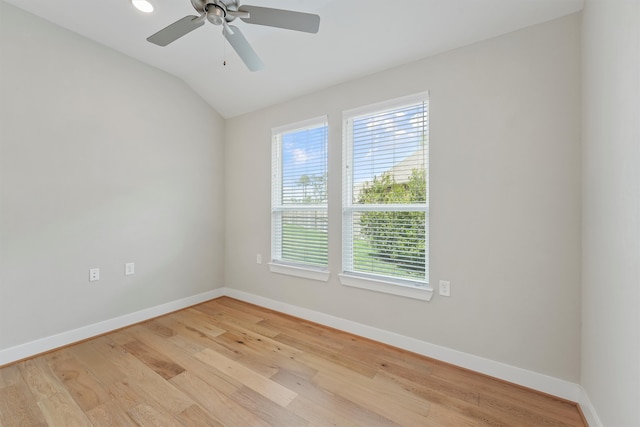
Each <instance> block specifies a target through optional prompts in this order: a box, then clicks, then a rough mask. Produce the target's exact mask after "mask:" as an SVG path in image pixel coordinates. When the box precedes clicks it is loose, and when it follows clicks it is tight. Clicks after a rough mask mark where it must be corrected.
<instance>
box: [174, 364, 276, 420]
mask: <svg viewBox="0 0 640 427" xmlns="http://www.w3.org/2000/svg"><path fill="white" fill-rule="evenodd" d="M171 382H172V383H173V384H175V385H176V386H177V387H179V388H181V389H182V390H184V392H185V393H187V394H189V395H190V396H191V397H192V398H193V399H194V401H196V402H197V403H198V404H199V405H200V407H201V408H203V409H204V410H205V411H206V412H207V413H208V414H209V415H210V416H212V417H214V418H215V419H216V420H219V421H220V422H221V423H222V424H223V425H225V426H256V427H269V424H268V423H266V422H265V421H263V420H262V419H260V418H259V417H257V416H256V415H255V414H253V413H251V411H249V410H248V409H247V408H244V407H243V406H242V405H239V404H238V403H236V402H235V401H233V400H232V399H231V398H230V397H229V396H228V395H227V394H226V393H223V392H221V391H220V390H218V389H217V388H215V387H211V386H210V385H209V384H208V383H206V382H205V381H203V380H202V379H201V378H199V377H197V376H195V375H192V374H191V373H190V372H188V371H187V372H183V373H182V374H180V375H178V376H177V377H174V378H172V379H171Z"/></svg>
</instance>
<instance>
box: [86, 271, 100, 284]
mask: <svg viewBox="0 0 640 427" xmlns="http://www.w3.org/2000/svg"><path fill="white" fill-rule="evenodd" d="M97 280H100V269H99V268H92V269H90V270H89V281H90V282H95V281H97Z"/></svg>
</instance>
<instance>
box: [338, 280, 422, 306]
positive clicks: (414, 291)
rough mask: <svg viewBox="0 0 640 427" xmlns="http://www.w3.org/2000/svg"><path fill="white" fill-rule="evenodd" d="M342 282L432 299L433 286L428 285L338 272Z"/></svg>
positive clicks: (377, 290)
mask: <svg viewBox="0 0 640 427" xmlns="http://www.w3.org/2000/svg"><path fill="white" fill-rule="evenodd" d="M338 278H339V279H340V283H342V284H343V285H344V286H351V287H354V288H360V289H367V290H370V291H375V292H382V293H385V294H391V295H398V296H402V297H406V298H413V299H419V300H423V301H431V297H433V288H431V287H430V286H428V285H426V286H424V287H418V286H411V285H405V284H401V283H394V282H391V281H384V280H377V279H373V278H370V277H358V276H354V275H351V274H338Z"/></svg>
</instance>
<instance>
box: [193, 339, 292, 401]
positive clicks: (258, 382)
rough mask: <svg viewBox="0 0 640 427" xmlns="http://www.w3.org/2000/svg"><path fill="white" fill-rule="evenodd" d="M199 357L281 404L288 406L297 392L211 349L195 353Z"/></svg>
mask: <svg viewBox="0 0 640 427" xmlns="http://www.w3.org/2000/svg"><path fill="white" fill-rule="evenodd" d="M195 356H196V357H197V358H198V359H200V360H202V361H203V362H205V363H207V364H208V365H211V366H213V367H214V368H216V369H218V370H220V371H221V372H224V373H225V374H226V375H227V376H229V377H231V378H236V379H237V380H239V381H240V382H241V383H243V384H245V385H246V386H247V387H249V388H251V389H253V390H255V391H256V392H258V393H260V394H262V395H263V396H264V397H266V398H268V399H271V400H272V401H273V402H275V403H277V404H279V405H280V406H283V407H286V406H287V405H288V404H289V403H290V402H291V401H292V400H293V399H295V398H296V396H297V394H296V393H295V392H293V391H291V390H289V389H288V388H285V387H282V386H281V385H280V384H278V383H276V382H274V381H272V380H271V379H269V378H265V377H263V376H261V375H260V374H258V373H256V372H255V371H252V370H251V369H249V368H247V367H245V366H243V365H242V364H240V363H238V362H236V361H234V360H231V359H228V358H226V357H224V356H222V355H220V354H218V353H216V352H215V351H212V350H210V349H205V350H202V351H201V352H199V353H197V354H196V355H195Z"/></svg>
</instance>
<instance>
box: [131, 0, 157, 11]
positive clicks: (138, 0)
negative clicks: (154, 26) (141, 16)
mask: <svg viewBox="0 0 640 427" xmlns="http://www.w3.org/2000/svg"><path fill="white" fill-rule="evenodd" d="M131 4H133V6H134V7H135V8H136V9H138V10H139V11H141V12H144V13H151V12H153V4H151V2H150V1H149V0H131Z"/></svg>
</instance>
